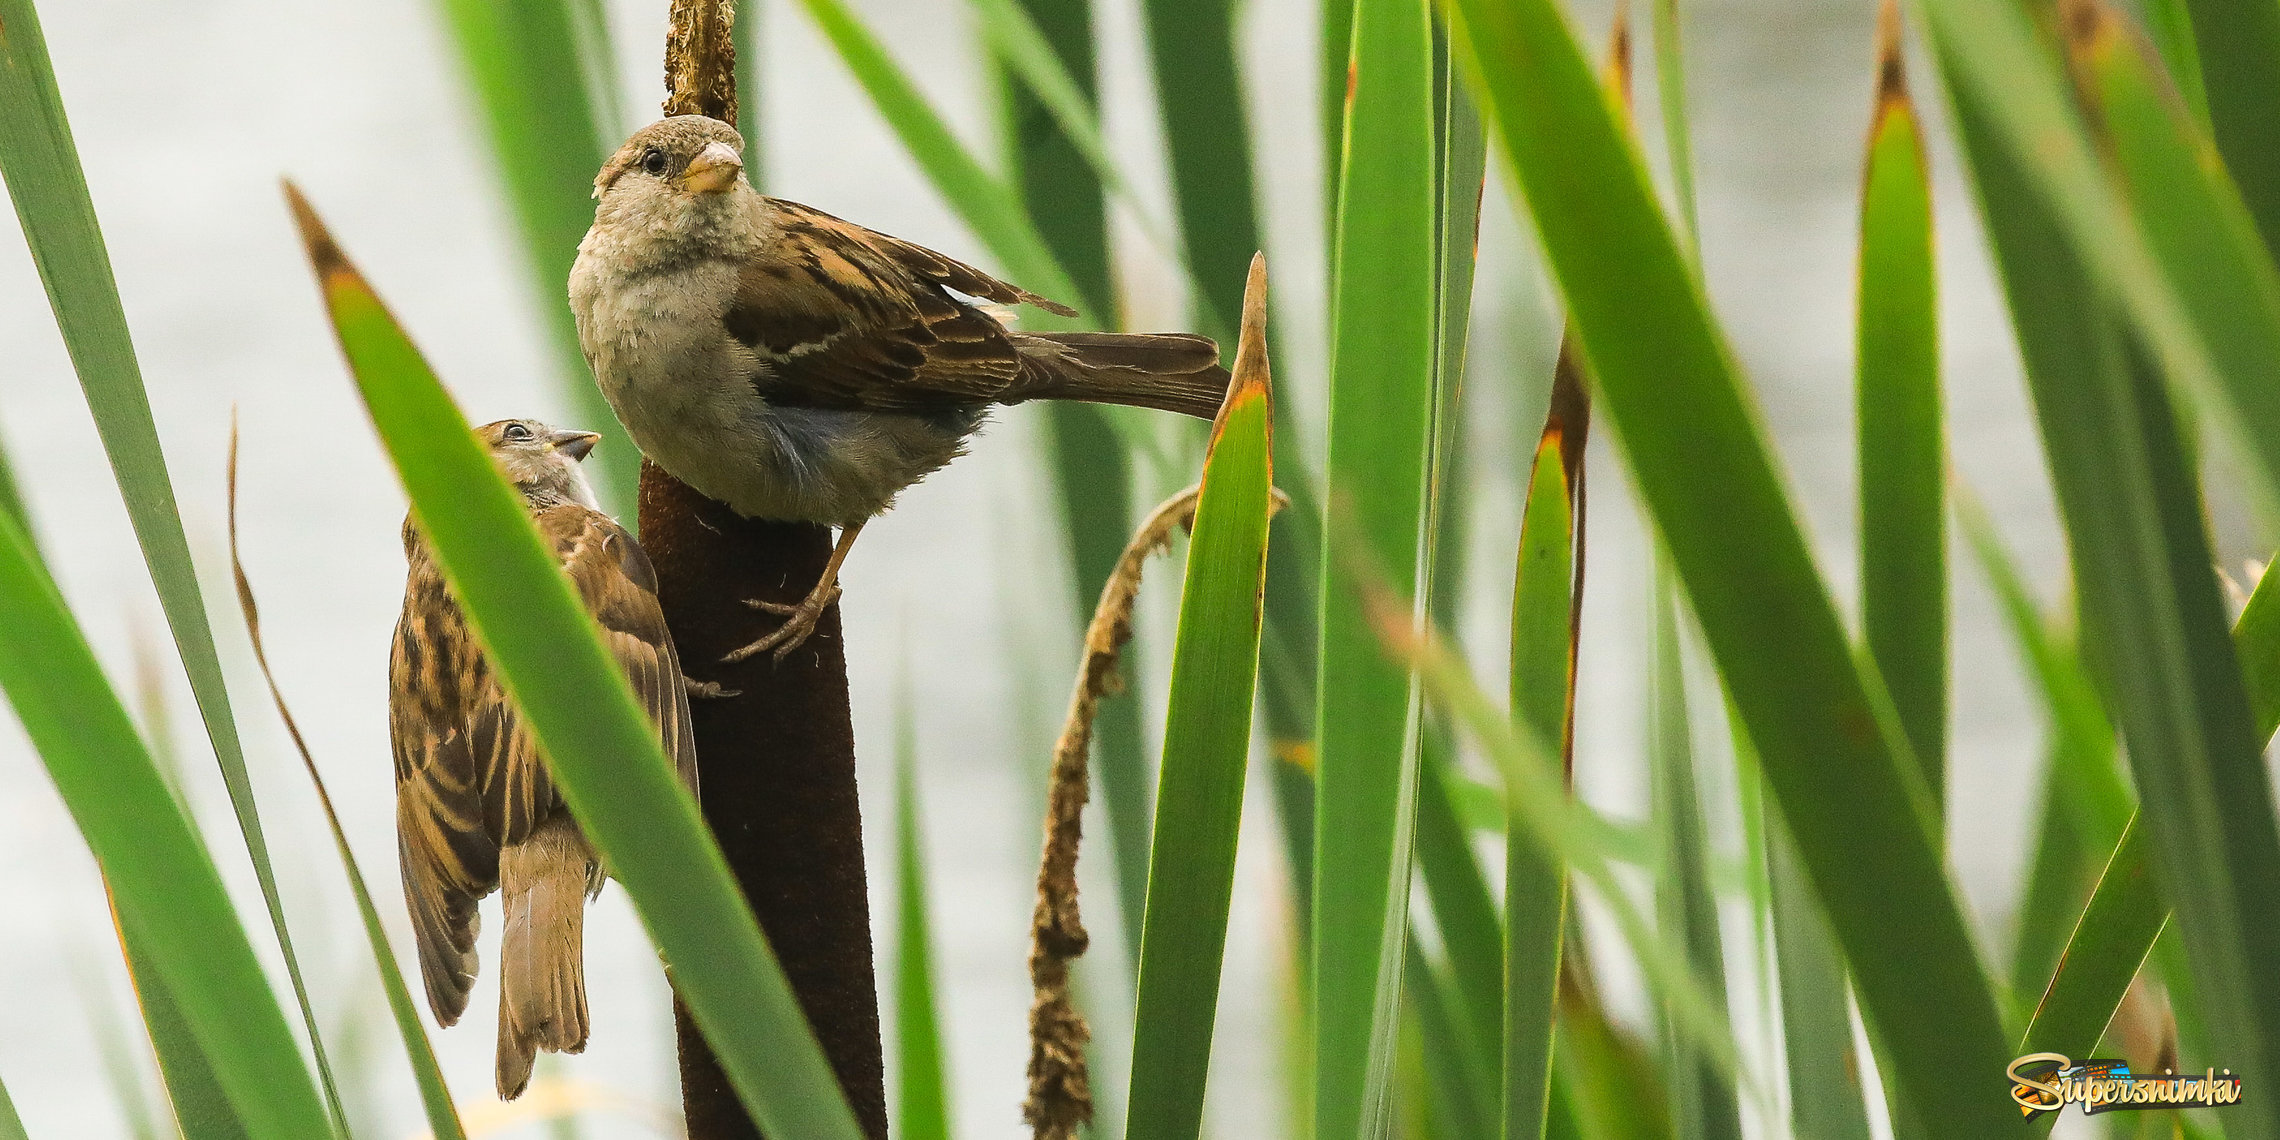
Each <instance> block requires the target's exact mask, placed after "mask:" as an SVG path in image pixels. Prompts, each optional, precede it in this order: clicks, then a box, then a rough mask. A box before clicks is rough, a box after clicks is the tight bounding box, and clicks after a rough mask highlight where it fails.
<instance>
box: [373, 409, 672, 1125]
mask: <svg viewBox="0 0 2280 1140" xmlns="http://www.w3.org/2000/svg"><path fill="white" fill-rule="evenodd" d="M477 434H478V435H479V436H481V437H482V440H483V442H484V443H485V444H486V445H488V446H489V447H490V449H491V457H492V458H493V459H494V460H496V461H497V462H498V464H499V467H500V468H501V469H502V470H503V471H505V472H506V475H507V478H508V479H509V480H511V481H513V483H514V484H515V487H516V488H517V489H518V490H520V491H521V492H522V495H523V502H524V504H525V505H526V506H527V507H528V508H529V509H530V513H531V517H532V518H533V519H535V520H536V521H537V523H538V530H539V534H540V535H542V536H544V538H545V539H546V541H547V542H548V544H549V545H551V546H552V547H553V549H554V554H555V557H556V558H558V559H559V560H560V561H561V563H562V567H563V569H564V570H566V571H568V572H569V575H570V581H571V583H572V584H573V585H574V586H575V587H576V588H577V591H578V596H579V598H580V599H582V600H583V601H584V602H585V603H586V608H587V609H589V610H591V611H593V614H594V617H595V618H596V619H597V620H599V621H600V622H601V626H602V632H603V635H604V638H605V640H606V641H607V642H608V644H609V646H610V649H611V650H612V651H613V652H614V653H615V654H616V656H617V660H618V664H619V666H620V667H622V668H623V669H624V670H625V672H626V676H627V677H628V678H630V679H631V680H632V681H633V689H634V692H635V693H636V694H637V695H639V696H640V698H641V702H642V705H643V706H644V707H645V708H647V709H648V710H649V716H650V719H652V720H654V721H655V722H656V723H657V727H658V731H659V732H660V733H661V734H662V735H663V737H664V745H665V754H666V755H668V756H670V757H672V758H673V766H674V767H675V768H676V769H677V770H678V771H679V774H680V777H681V780H682V782H683V783H686V784H688V785H689V786H690V787H691V788H694V787H696V779H697V766H696V741H695V739H694V738H693V737H692V736H691V735H690V729H689V697H688V693H687V691H686V690H685V688H684V686H685V682H684V680H683V678H682V675H681V662H680V659H679V658H678V657H676V656H675V655H674V653H673V641H672V638H671V636H670V635H668V634H667V633H666V631H665V615H664V614H663V612H661V611H660V610H659V609H658V606H657V579H656V576H655V575H654V574H653V573H652V572H651V570H650V567H649V559H648V557H647V556H646V555H644V554H643V553H642V552H641V547H639V546H636V545H635V544H634V541H633V536H631V535H629V534H627V533H626V532H625V530H624V529H623V528H621V527H619V526H618V525H617V524H616V523H615V522H612V521H611V520H610V518H609V516H607V515H604V514H602V513H601V512H600V511H598V510H596V509H594V506H593V492H592V491H591V490H590V489H588V488H587V486H586V479H585V476H584V475H582V474H581V473H580V472H579V469H578V461H579V460H581V459H584V458H585V457H586V453H587V452H589V451H591V450H593V446H594V442H595V441H596V440H598V439H600V438H601V437H600V436H597V435H595V434H594V433H592V432H583V431H556V430H555V429H553V428H549V427H547V426H546V425H545V424H541V423H537V422H534V421H531V420H500V421H499V422H497V423H494V424H486V425H484V426H483V427H482V428H480V429H478V431H477ZM404 556H405V558H406V559H407V560H408V561H409V562H410V563H411V573H410V576H409V579H408V580H407V581H406V582H405V584H404V613H403V617H402V618H401V619H399V620H398V621H397V623H396V643H395V646H394V650H393V652H392V653H391V654H390V655H389V660H388V680H389V688H390V692H389V699H388V722H389V723H388V727H389V731H390V733H391V734H392V735H393V736H394V740H395V752H396V849H397V856H398V858H399V859H400V860H401V863H402V870H403V877H404V900H405V902H406V903H408V904H409V905H410V907H411V912H412V929H413V931H414V932H415V934H416V935H417V939H418V942H419V950H420V975H421V977H422V978H423V979H424V980H425V981H426V983H427V995H428V1007H429V1008H430V1009H433V1010H434V1011H435V1018H436V1020H437V1021H440V1022H442V1023H443V1024H445V1025H452V1024H455V1023H457V1022H458V1020H459V1015H460V1014H462V1013H464V1012H466V1009H467V991H468V990H469V989H470V988H472V987H473V986H474V984H475V972H476V968H477V964H476V961H475V932H476V928H477V926H478V920H477V916H476V911H475V904H476V903H477V902H478V901H480V900H481V899H482V898H483V896H485V895H488V894H490V893H491V892H492V890H494V889H496V888H498V887H501V886H504V887H505V888H506V896H505V900H504V905H505V911H506V934H505V936H504V937H503V938H502V939H501V942H500V949H499V1068H498V1077H499V1095H500V1096H501V1097H504V1098H506V1099H509V1100H512V1099H514V1098H515V1097H517V1096H519V1095H521V1093H522V1091H523V1088H524V1086H525V1085H527V1084H529V1083H530V1067H531V1062H532V1061H533V1060H534V1059H535V1058H536V1057H537V1055H538V1051H539V1050H540V1049H546V1050H549V1051H552V1052H560V1053H576V1052H578V1051H579V1050H581V1049H584V1048H585V1047H586V978H585V961H584V958H585V952H584V946H583V943H584V931H585V910H586V899H587V898H589V897H591V896H592V895H594V894H596V893H598V892H599V891H600V890H601V889H602V881H603V877H604V871H603V868H602V865H601V861H600V860H599V858H597V857H596V855H595V853H594V849H593V848H592V847H589V846H587V844H586V837H585V835H584V834H583V833H581V832H580V831H579V830H578V823H577V821H576V820H574V819H571V818H570V812H569V810H568V809H567V808H565V807H564V806H563V804H562V798H561V796H560V795H558V794H557V793H556V792H555V790H554V783H553V780H552V779H551V778H550V777H549V776H548V774H547V769H546V765H545V764H544V763H542V762H541V759H540V756H539V751H538V742H537V740H536V739H534V738H533V737H532V736H531V734H530V731H529V730H528V729H527V728H526V727H524V725H523V724H522V723H521V718H520V717H519V715H518V714H517V712H516V710H515V707H514V705H513V704H512V703H511V702H510V701H509V700H508V699H507V694H506V690H504V689H502V688H501V687H500V686H499V679H498V677H497V676H496V675H494V674H493V673H492V672H491V668H490V664H489V663H488V662H487V661H486V660H485V659H484V656H483V650H482V648H481V647H480V646H479V645H478V644H477V643H476V641H475V637H474V634H473V632H472V631H471V630H470V629H469V628H468V626H467V619H466V615H465V614H463V613H461V612H460V609H459V603H458V602H457V601H456V600H454V599H453V598H452V596H451V592H450V589H449V588H448V587H447V586H446V585H445V583H444V579H443V574H442V571H441V570H440V569H439V568H438V567H437V566H436V563H435V559H434V558H433V556H432V555H431V554H430V553H429V551H428V547H427V542H426V540H424V539H423V538H421V537H420V533H419V530H418V528H417V527H415V526H414V525H413V522H412V520H411V519H409V518H407V519H405V520H404Z"/></svg>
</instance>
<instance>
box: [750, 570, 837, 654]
mask: <svg viewBox="0 0 2280 1140" xmlns="http://www.w3.org/2000/svg"><path fill="white" fill-rule="evenodd" d="M839 595H840V590H839V587H838V586H836V585H835V586H833V587H832V588H831V592H830V593H828V594H825V595H822V596H821V597H820V598H819V597H816V596H813V595H811V596H809V597H808V598H807V599H806V600H804V601H801V602H798V603H796V604H786V603H783V602H768V601H762V600H760V599H758V598H746V599H745V600H744V604H745V605H748V606H751V607H752V608H753V609H756V610H762V611H765V612H767V613H772V614H782V615H784V624H782V625H780V626H777V627H776V631H775V632H774V633H771V634H769V635H768V636H766V637H763V638H761V639H760V640H758V641H755V642H753V643H752V644H750V645H747V646H745V647H744V648H742V649H739V650H736V651H735V652H733V653H730V654H728V655H727V656H725V657H722V658H721V660H722V661H725V662H728V663H730V664H735V663H736V662H739V661H743V660H745V659H747V658H749V657H753V656H755V655H758V654H761V653H765V652H768V651H769V650H771V649H772V650H774V651H775V656H776V660H777V661H779V662H781V661H782V660H783V659H784V658H786V657H788V656H790V655H791V652H792V650H794V649H798V648H799V647H800V646H801V645H802V644H805V643H806V641H807V639H808V637H809V636H810V635H812V634H813V633H815V625H816V622H818V621H820V620H822V618H823V611H825V610H827V609H829V608H831V604H832V603H833V602H836V601H838V600H839Z"/></svg>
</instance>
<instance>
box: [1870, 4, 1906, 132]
mask: <svg viewBox="0 0 2280 1140" xmlns="http://www.w3.org/2000/svg"><path fill="white" fill-rule="evenodd" d="M1907 101H1908V68H1907V64H1906V61H1905V60H1904V59H1903V58H1902V52H1901V43H1900V0H1884V2H1883V3H1881V4H1879V5H1877V8H1876V104H1877V106H1879V107H1882V106H1886V105H1888V104H1892V103H1906V102H1907Z"/></svg>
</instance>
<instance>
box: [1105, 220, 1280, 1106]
mask: <svg viewBox="0 0 2280 1140" xmlns="http://www.w3.org/2000/svg"><path fill="white" fill-rule="evenodd" d="M1266 290H1267V270H1266V258H1265V256H1264V255H1260V256H1258V257H1256V258H1254V259H1253V260H1252V262H1251V274H1250V284H1249V287H1248V289H1247V290H1246V292H1245V294H1244V300H1243V333H1242V343H1241V345H1240V347H1239V348H1238V350H1237V353H1236V358H1235V373H1234V382H1233V384H1232V385H1231V386H1230V387H1229V389H1228V393H1227V400H1226V402H1225V404H1223V405H1222V406H1221V408H1220V410H1219V420H1218V422H1217V423H1216V424H1214V425H1213V427H1212V440H1211V452H1210V456H1209V458H1207V459H1206V460H1205V461H1204V468H1203V489H1202V493H1201V495H1200V496H1199V498H1198V500H1197V504H1196V512H1195V532H1194V538H1193V539H1192V541H1191V542H1190V543H1189V545H1188V563H1187V579H1186V582H1185V583H1184V585H1183V586H1182V587H1181V592H1180V619H1179V632H1178V634H1177V636H1176V639H1175V641H1174V644H1173V654H1172V680H1171V693H1170V698H1169V701H1168V703H1167V705H1166V708H1165V714H1164V760H1163V767H1162V776H1161V777H1160V779H1161V784H1160V785H1159V787H1158V791H1157V800H1158V802H1161V803H1167V804H1178V805H1180V810H1178V811H1165V812H1159V813H1157V815H1156V833H1155V841H1154V843H1153V844H1152V845H1151V846H1150V848H1149V860H1148V907H1147V919H1146V923H1147V925H1146V927H1145V929H1144V930H1143V931H1142V934H1141V940H1140V983H1139V995H1138V1001H1137V1003H1136V1004H1137V1012H1136V1013H1135V1014H1134V1017H1133V1021H1134V1030H1133V1037H1132V1091H1131V1106H1130V1109H1129V1111H1128V1113H1127V1115H1126V1124H1125V1128H1126V1135H1127V1136H1129V1137H1131V1138H1132V1140H1193V1138H1194V1137H1195V1136H1196V1135H1197V1133H1198V1131H1199V1130H1200V1128H1201V1127H1202V1123H1203V1090H1204V1078H1205V1076H1206V1075H1207V1073H1208V1071H1209V1068H1210V1061H1211V1036H1212V1019H1213V1016H1214V1013H1215V1011H1216V1010H1217V1008H1218V1004H1219V974H1220V960H1221V957H1222V952H1223V951H1224V949H1225V947H1226V942H1227V909H1228V904H1229V902H1230V900H1231V899H1232V897H1233V893H1234V886H1235V845H1236V834H1237V831H1238V826H1239V824H1240V823H1241V820H1242V813H1243V776H1244V770H1245V768H1246V767H1247V766H1248V763H1249V754H1250V742H1251V694H1252V691H1253V688H1254V684H1255V681H1256V679H1257V676H1258V667H1259V623H1260V620H1261V606H1262V604H1263V603H1262V596H1261V592H1262V590H1263V589H1264V588H1265V580H1266V558H1267V518H1268V515H1269V514H1270V513H1271V511H1272V501H1271V500H1272V496H1273V493H1274V459H1273V455H1272V440H1273V435H1272V422H1273V414H1274V413H1273V409H1272V408H1271V407H1270V406H1269V405H1270V402H1271V400H1272V397H1271V396H1270V394H1269V382H1268V373H1267V343H1266V334H1267V296H1266Z"/></svg>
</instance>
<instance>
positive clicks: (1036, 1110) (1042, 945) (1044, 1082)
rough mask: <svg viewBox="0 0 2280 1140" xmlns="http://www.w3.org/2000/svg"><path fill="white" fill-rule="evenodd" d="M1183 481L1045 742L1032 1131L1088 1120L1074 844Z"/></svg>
mask: <svg viewBox="0 0 2280 1140" xmlns="http://www.w3.org/2000/svg"><path fill="white" fill-rule="evenodd" d="M1201 490H1202V488H1200V487H1190V488H1188V489H1187V490H1185V491H1181V492H1180V493H1179V494H1177V495H1174V496H1172V497H1171V498H1169V499H1166V500H1165V501H1164V503H1163V505H1162V506H1159V507H1157V508H1156V509H1155V511H1154V512H1152V513H1150V514H1149V516H1148V519H1147V521H1146V522H1143V523H1141V524H1140V530H1139V532H1138V533H1136V534H1134V535H1133V536H1132V542H1131V543H1130V544H1129V545H1127V546H1126V547H1125V548H1124V554H1123V556H1122V557H1120V558H1118V559H1117V560H1116V569H1115V571H1114V572H1113V573H1111V574H1110V575H1109V576H1108V584H1107V585H1105V586H1103V587H1101V591H1100V604H1099V605H1098V606H1096V607H1094V609H1093V618H1092V624H1091V625H1090V626H1088V627H1086V629H1085V657H1084V661H1083V663H1082V664H1081V665H1079V666H1078V669H1077V683H1076V691H1075V692H1074V693H1072V694H1071V695H1070V697H1069V716H1068V719H1067V720H1066V721H1065V722H1064V723H1063V724H1062V727H1061V737H1060V739H1059V740H1058V741H1056V742H1055V743H1054V745H1053V775H1052V784H1051V787H1050V789H1049V790H1048V791H1047V793H1046V803H1045V853H1044V857H1043V859H1042V860H1041V861H1040V864H1039V866H1038V868H1037V910H1036V913H1035V914H1034V915H1033V916H1032V917H1031V919H1030V928H1029V933H1030V946H1029V980H1030V984H1031V985H1032V986H1033V987H1035V990H1036V999H1035V1001H1034V1002H1033V1003H1032V1004H1031V1005H1030V1007H1029V1100H1028V1102H1027V1103H1026V1104H1024V1105H1022V1109H1021V1113H1022V1116H1023V1117H1024V1118H1026V1119H1027V1120H1028V1121H1029V1126H1030V1128H1031V1129H1033V1130H1034V1131H1035V1133H1036V1135H1037V1140H1072V1138H1073V1137H1075V1136H1076V1135H1077V1130H1078V1128H1080V1127H1081V1126H1083V1125H1084V1124H1086V1123H1087V1122H1089V1121H1091V1120H1092V1110H1093V1100H1092V1079H1091V1076H1090V1074H1089V1073H1088V1072H1087V1071H1086V1068H1085V1043H1086V1042H1088V1041H1090V1040H1091V1039H1092V1030H1091V1029H1090V1028H1089V1027H1088V1026H1086V1025H1085V1019H1084V1017H1083V1015H1081V1014H1079V1013H1078V1012H1077V1009H1076V1005H1075V1004H1074V1003H1073V1002H1071V1001H1070V999H1069V962H1070V961H1071V960H1072V959H1074V958H1076V957H1077V956H1078V955H1080V954H1083V953H1084V952H1085V947H1086V945H1087V943H1088V941H1089V939H1088V937H1087V936H1086V934H1085V926H1084V922H1083V920H1082V919H1081V918H1080V917H1079V916H1078V913H1077V846H1078V843H1079V842H1080V840H1081V839H1082V838H1083V825H1082V822H1081V820H1080V816H1081V815H1082V813H1083V812H1084V807H1085V800H1086V798H1087V797H1088V795H1089V792H1088V790H1087V786H1086V771H1085V767H1086V761H1087V758H1088V757H1089V756H1090V754H1091V751H1092V732H1093V716H1094V714H1095V713H1096V712H1097V711H1098V709H1099V707H1100V699H1101V698H1102V697H1104V696H1110V695H1114V694H1116V693H1120V692H1122V691H1124V679H1123V676H1122V675H1121V674H1119V673H1118V672H1117V668H1116V666H1117V658H1118V655H1119V654H1121V653H1122V652H1123V650H1124V644H1125V643H1126V642H1128V641H1130V640H1132V602H1133V598H1134V597H1135V596H1136V595H1137V594H1138V593H1139V590H1140V571H1141V569H1142V568H1143V566H1144V565H1145V564H1146V563H1147V561H1148V556H1149V555H1151V554H1154V553H1155V552H1157V551H1159V550H1162V549H1164V548H1165V547H1166V546H1168V545H1170V543H1171V540H1172V528H1173V527H1184V526H1192V525H1193V524H1194V522H1195V504H1196V498H1197V496H1198V495H1199V494H1200V493H1201Z"/></svg>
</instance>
